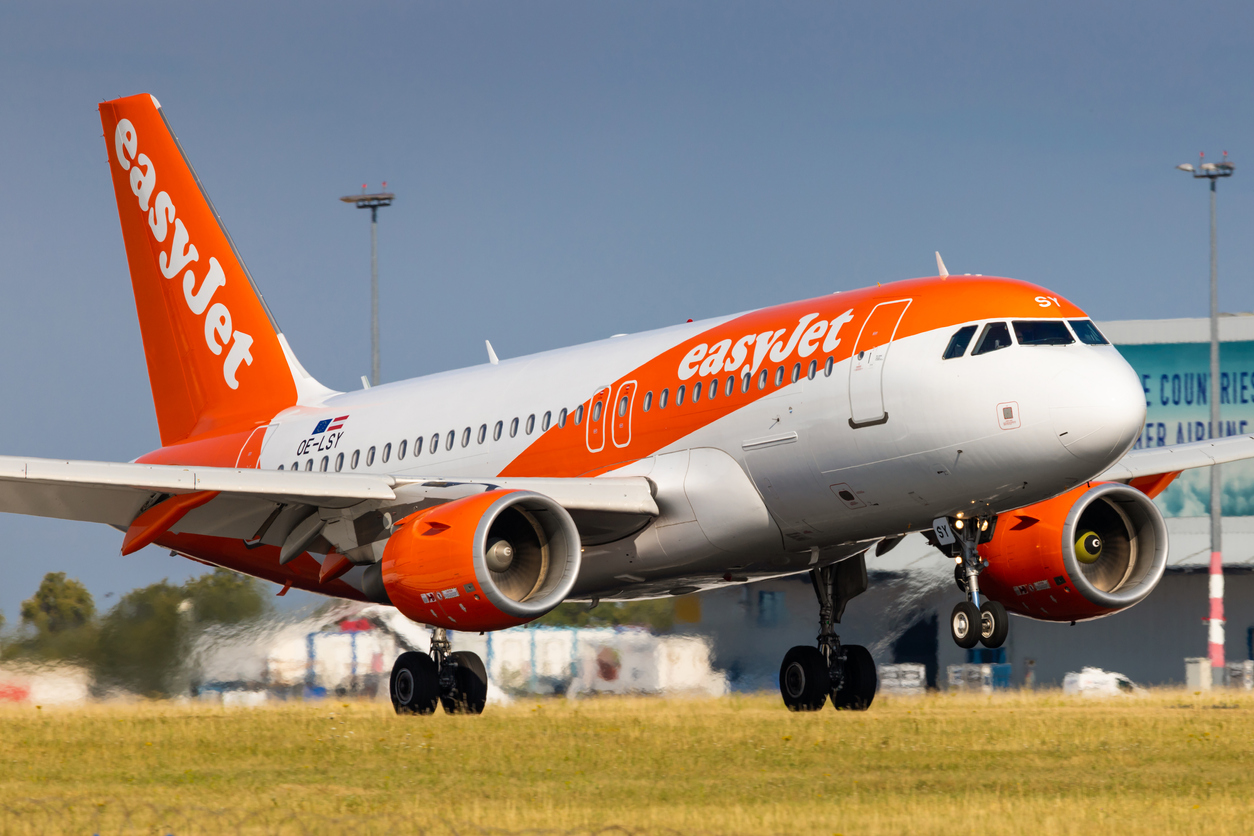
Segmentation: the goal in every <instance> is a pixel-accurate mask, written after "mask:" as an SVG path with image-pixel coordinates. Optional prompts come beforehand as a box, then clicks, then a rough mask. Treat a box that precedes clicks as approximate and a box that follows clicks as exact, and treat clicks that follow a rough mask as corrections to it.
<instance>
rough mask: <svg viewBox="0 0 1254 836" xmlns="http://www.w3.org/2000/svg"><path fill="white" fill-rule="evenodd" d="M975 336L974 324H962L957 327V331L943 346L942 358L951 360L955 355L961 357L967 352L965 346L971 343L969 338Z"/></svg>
mask: <svg viewBox="0 0 1254 836" xmlns="http://www.w3.org/2000/svg"><path fill="white" fill-rule="evenodd" d="M973 336H975V326H974V325H964V326H963V327H961V328H959V329H958V333H956V334H954V335H953V337H952V338H951V339H950V340H949V345H948V346H947V347H946V348H945V355H944V359H946V360H952V359H954V358H955V357H961V356H962V355H964V354H966V353H967V346H969V345H971V338H972V337H973Z"/></svg>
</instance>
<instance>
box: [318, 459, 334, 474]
mask: <svg viewBox="0 0 1254 836" xmlns="http://www.w3.org/2000/svg"><path fill="white" fill-rule="evenodd" d="M330 466H331V457H330V456H323V457H322V464H321V466H319V467H318V470H320V471H322V472H323V473H326V472H327V468H328V467H330Z"/></svg>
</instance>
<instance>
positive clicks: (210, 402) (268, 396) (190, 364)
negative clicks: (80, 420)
mask: <svg viewBox="0 0 1254 836" xmlns="http://www.w3.org/2000/svg"><path fill="white" fill-rule="evenodd" d="M100 121H101V123H102V124H103V125H104V136H105V145H106V146H107V148H108V152H109V168H110V170H111V171H112V173H113V190H114V194H115V195H116V196H117V200H118V214H119V215H120V216H121V220H122V237H123V239H124V240H125V242H126V259H127V262H128V263H129V264H130V270H131V285H132V288H133V290H134V292H135V306H136V308H137V310H138V313H139V328H140V332H141V334H142V336H143V340H144V355H145V357H146V359H147V361H148V378H149V382H150V383H151V385H152V398H153V402H154V404H155V406H156V410H157V425H158V427H159V428H160V431H161V443H162V445H164V446H168V445H170V444H175V443H178V442H180V441H185V440H189V439H195V438H202V437H208V436H214V435H220V434H223V433H228V432H237V431H240V430H244V429H247V428H251V427H254V426H257V425H258V424H259V423H261V424H264V423H265V422H267V421H269V420H270V419H271V418H272V417H273V416H274V415H275V414H276V413H277V412H279V411H280V410H282V409H286V408H287V407H290V406H292V405H294V404H296V403H297V401H298V398H299V399H301V400H302V401H303V400H305V398H303V397H301V396H304V395H308V394H320V393H326V392H328V391H329V390H325V389H323V388H322V387H321V386H319V385H318V384H317V382H316V381H313V379H312V378H309V377H308V375H307V374H305V372H304V370H303V369H302V368H301V367H300V364H299V363H298V362H296V359H295V357H294V356H292V354H291V350H290V349H289V348H288V347H287V343H286V341H285V340H284V338H283V335H282V334H280V333H279V330H278V328H277V327H276V326H275V324H274V321H273V319H272V318H271V317H270V312H269V311H268V310H267V309H266V306H265V303H264V302H263V301H262V299H261V297H260V295H258V293H257V291H256V289H255V288H254V287H253V283H252V278H251V277H250V276H249V274H248V271H247V269H246V268H245V267H244V264H243V262H242V261H241V259H240V258H239V255H238V253H236V251H235V245H234V244H233V243H232V241H231V237H230V235H228V234H227V232H226V230H225V229H224V228H223V226H222V224H221V221H220V220H219V219H218V214H217V211H216V210H215V209H214V208H213V204H212V203H211V202H210V201H209V198H208V197H207V196H206V195H205V193H204V190H203V189H202V188H201V186H200V181H199V180H198V179H197V178H196V173H195V172H194V171H193V170H192V167H191V165H190V164H189V163H188V162H187V159H186V158H185V157H184V156H183V149H182V148H181V147H180V146H179V143H178V140H177V139H176V138H175V136H174V133H173V131H171V130H170V127H169V125H168V124H167V123H166V120H165V115H164V114H163V113H162V111H161V106H160V104H158V103H157V100H156V99H155V98H153V97H152V96H150V95H147V94H142V95H138V96H129V97H127V98H124V99H115V100H114V101H110V102H104V103H103V104H101V105H100ZM319 390H320V392H319Z"/></svg>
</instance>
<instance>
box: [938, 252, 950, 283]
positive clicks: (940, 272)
mask: <svg viewBox="0 0 1254 836" xmlns="http://www.w3.org/2000/svg"><path fill="white" fill-rule="evenodd" d="M936 272H937V275H939V276H940V277H941V278H942V279H946V278H949V271H948V270H946V269H945V261H944V259H942V258H941V257H940V253H939V252H938V253H937V254H936Z"/></svg>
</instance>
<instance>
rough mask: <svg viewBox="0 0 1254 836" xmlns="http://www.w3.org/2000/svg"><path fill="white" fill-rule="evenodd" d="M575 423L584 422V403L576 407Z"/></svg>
mask: <svg viewBox="0 0 1254 836" xmlns="http://www.w3.org/2000/svg"><path fill="white" fill-rule="evenodd" d="M575 423H576V424H582V423H583V404H579V406H577V407H575Z"/></svg>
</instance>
